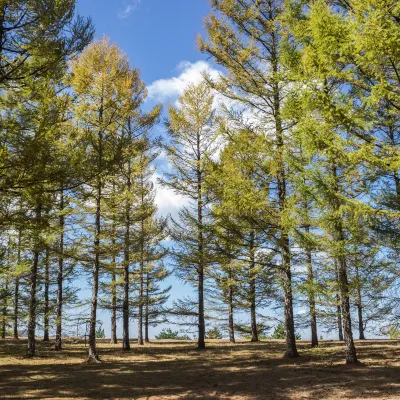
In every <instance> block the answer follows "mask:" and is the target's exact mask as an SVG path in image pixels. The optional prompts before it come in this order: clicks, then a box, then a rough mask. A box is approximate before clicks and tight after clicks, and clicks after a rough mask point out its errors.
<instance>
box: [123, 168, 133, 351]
mask: <svg viewBox="0 0 400 400" xmlns="http://www.w3.org/2000/svg"><path fill="white" fill-rule="evenodd" d="M126 186H127V191H128V193H129V194H130V193H131V165H130V162H129V163H128V179H127V182H126ZM130 229H131V207H130V198H128V199H127V200H126V205H125V243H124V300H123V304H122V319H123V321H122V330H123V332H122V333H123V334H122V348H123V349H124V350H130V348H131V345H130V343H129V264H130Z"/></svg>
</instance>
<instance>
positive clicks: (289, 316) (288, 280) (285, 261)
mask: <svg viewBox="0 0 400 400" xmlns="http://www.w3.org/2000/svg"><path fill="white" fill-rule="evenodd" d="M271 36H272V38H271V39H272V43H273V44H274V43H275V42H276V40H277V39H276V37H275V35H274V33H272V35H271ZM272 49H273V52H272V60H271V63H272V70H273V72H274V73H275V74H278V62H279V61H278V54H277V49H276V47H275V46H273V48H272ZM273 89H274V96H273V108H274V117H275V130H276V147H277V187H278V201H279V214H280V217H279V218H280V221H279V231H280V232H279V233H280V238H279V242H278V245H279V248H280V250H281V255H282V270H283V290H284V301H285V304H284V308H285V329H286V352H285V354H284V357H286V358H293V357H298V356H299V353H298V352H297V346H296V336H295V331H294V318H293V293H292V271H291V260H290V258H291V255H290V242H289V234H288V232H287V228H286V227H285V225H284V222H283V221H282V218H283V217H284V216H285V213H286V196H287V193H286V169H285V159H284V148H285V144H284V141H283V127H282V119H281V98H280V87H279V83H278V82H274V85H273Z"/></svg>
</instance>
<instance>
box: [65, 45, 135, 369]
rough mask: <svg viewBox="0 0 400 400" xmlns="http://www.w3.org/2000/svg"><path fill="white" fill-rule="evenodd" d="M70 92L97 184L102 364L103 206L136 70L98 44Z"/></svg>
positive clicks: (91, 191) (93, 196)
mask: <svg viewBox="0 0 400 400" xmlns="http://www.w3.org/2000/svg"><path fill="white" fill-rule="evenodd" d="M71 70H72V76H71V87H72V89H73V90H74V93H75V95H76V106H75V114H76V123H77V128H78V129H79V135H80V139H81V141H82V143H84V144H85V145H86V154H87V161H88V165H89V166H90V167H91V168H92V169H93V179H92V180H91V181H89V182H87V186H86V187H87V190H86V193H85V197H86V199H87V200H89V201H91V202H92V205H93V214H94V220H95V221H94V232H93V256H94V257H93V276H92V301H91V314H90V329H89V357H88V361H89V362H99V358H98V355H97V351H96V322H97V303H98V291H99V278H100V277H99V275H100V266H101V235H102V203H103V196H104V193H103V189H104V184H105V181H106V179H107V177H109V176H112V172H113V171H114V170H115V168H116V166H117V165H119V163H120V162H121V157H122V155H123V152H122V148H123V146H124V144H125V140H123V139H124V137H123V136H122V135H121V129H122V128H123V126H124V124H125V121H126V120H127V119H128V117H129V116H130V114H131V113H132V105H133V97H134V94H135V87H136V81H137V73H136V71H132V70H131V68H130V66H129V62H128V60H127V58H126V56H125V54H123V53H122V52H121V51H120V49H119V48H118V47H117V46H116V45H113V44H111V43H110V42H109V40H107V39H105V38H103V39H102V40H100V41H95V42H94V43H92V44H91V45H89V46H88V48H87V49H86V50H85V51H84V52H83V53H82V54H81V55H80V56H79V57H78V58H77V59H76V60H74V61H73V62H72V64H71Z"/></svg>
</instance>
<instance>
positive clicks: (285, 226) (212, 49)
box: [199, 0, 298, 357]
mask: <svg viewBox="0 0 400 400" xmlns="http://www.w3.org/2000/svg"><path fill="white" fill-rule="evenodd" d="M211 4H212V7H213V10H214V11H213V12H212V13H211V15H210V16H209V17H208V19H207V20H206V30H207V34H208V38H207V40H202V39H199V46H200V49H201V51H203V52H205V53H207V54H209V55H211V56H212V57H213V58H214V59H215V61H216V62H217V63H218V64H221V65H222V66H223V67H225V68H226V70H227V75H225V76H222V75H221V76H220V79H219V80H212V79H210V78H208V82H209V84H211V86H212V87H213V88H215V89H216V90H218V91H219V92H221V93H222V94H223V95H225V96H226V97H228V98H230V99H232V100H233V101H235V102H238V103H239V104H240V105H241V107H245V109H246V111H247V115H249V114H250V115H253V116H254V120H255V121H254V123H253V126H254V127H257V128H258V132H259V134H260V135H261V136H264V137H265V139H266V140H268V141H269V145H268V147H264V149H265V150H266V154H265V158H266V159H269V158H270V159H273V160H274V166H273V168H271V169H270V171H269V173H270V177H273V180H274V187H275V188H274V190H273V191H271V193H270V197H271V198H272V197H274V198H275V199H274V203H275V204H276V210H275V211H274V214H275V221H274V224H275V225H276V228H277V232H278V233H277V234H276V242H277V246H278V248H279V251H280V255H281V259H282V269H281V272H282V282H283V288H284V294H285V302H284V312H285V327H286V346H287V349H286V353H285V356H286V357H297V356H298V353H297V348H296V338H295V331H294V329H295V328H294V318H293V293H292V272H291V251H290V238H289V234H290V230H291V223H290V218H289V214H290V196H289V195H290V193H289V190H290V187H289V182H288V172H289V171H288V158H290V157H289V156H290V151H289V149H290V143H288V140H289V136H288V135H287V132H288V130H289V129H290V128H291V126H292V125H293V120H285V119H284V116H283V113H282V106H283V101H284V98H286V97H287V96H289V92H290V91H291V87H290V86H289V81H288V79H287V71H286V70H285V69H284V65H283V62H282V61H283V60H282V55H281V53H282V42H283V41H282V35H283V31H282V25H281V23H280V18H281V16H282V12H283V3H282V2H281V1H279V0H278V1H274V0H271V1H256V2H254V1H250V0H245V1H242V0H240V1H239V0H235V1H232V0H213V1H212V3H211ZM266 181H269V177H268V178H266Z"/></svg>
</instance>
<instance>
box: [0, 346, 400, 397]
mask: <svg viewBox="0 0 400 400" xmlns="http://www.w3.org/2000/svg"><path fill="white" fill-rule="evenodd" d="M6 342H10V341H6ZM21 346H23V348H25V346H24V343H23V342H18V343H17V344H6V343H4V342H0V364H1V363H2V361H3V357H8V358H7V359H6V362H3V363H2V364H3V365H0V369H1V375H0V391H1V392H0V393H1V395H0V398H2V399H22V398H29V399H45V398H52V399H55V398H56V399H71V398H73V399H141V398H143V399H147V398H151V399H157V398H159V399H168V398H174V399H178V398H179V399H254V400H261V399H262V400H264V399H266V400H269V399H270V400H272V399H274V400H288V399H362V398H369V399H385V400H386V399H398V398H400V395H399V393H400V374H399V372H400V369H399V366H398V365H399V364H398V363H397V364H396V362H397V360H398V359H399V356H400V350H399V342H398V341H368V342H358V343H357V349H358V352H359V356H360V359H362V360H363V364H361V365H355V366H347V365H345V364H344V362H343V349H342V344H341V343H340V342H323V343H322V346H321V347H320V348H318V349H310V348H309V345H308V343H306V342H301V343H299V350H300V351H301V353H302V356H301V357H299V358H297V359H293V360H290V359H283V358H282V354H283V350H284V344H283V343H282V342H279V341H267V342H262V343H239V344H237V345H232V344H229V343H218V342H213V343H210V345H209V348H208V350H207V351H206V352H197V351H196V350H195V348H194V346H193V343H191V342H188V343H176V342H173V343H169V342H164V343H157V344H156V345H155V344H154V343H152V344H151V345H150V346H141V347H133V349H132V351H131V352H123V351H122V350H119V349H118V348H116V347H115V346H112V345H108V344H106V343H102V344H101V348H100V354H101V356H102V359H103V363H102V364H98V365H87V364H83V363H78V362H77V361H76V360H77V357H78V359H79V357H81V358H82V361H83V360H84V356H85V349H84V348H82V346H80V347H79V346H78V345H68V346H66V350H65V351H64V352H63V354H62V357H63V361H64V362H65V363H62V362H60V359H58V358H57V357H60V356H59V355H58V354H55V353H54V351H52V349H51V346H50V345H47V344H46V345H45V344H43V343H40V350H41V353H42V354H43V355H44V359H42V358H39V359H35V360H29V362H28V361H26V362H25V361H24V360H21V359H19V352H18V351H17V350H18V349H19V347H21ZM7 349H8V350H7ZM10 349H12V351H16V353H14V356H13V357H14V358H12V357H11V359H10ZM7 354H8V356H7ZM379 355H381V357H380V356H379Z"/></svg>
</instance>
